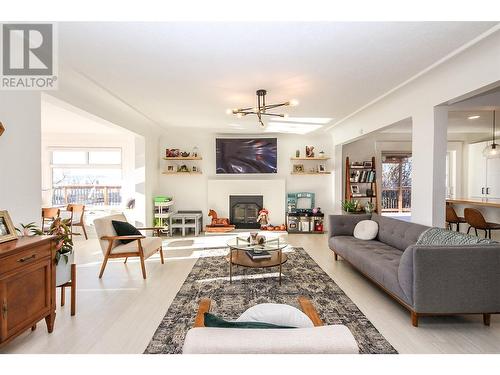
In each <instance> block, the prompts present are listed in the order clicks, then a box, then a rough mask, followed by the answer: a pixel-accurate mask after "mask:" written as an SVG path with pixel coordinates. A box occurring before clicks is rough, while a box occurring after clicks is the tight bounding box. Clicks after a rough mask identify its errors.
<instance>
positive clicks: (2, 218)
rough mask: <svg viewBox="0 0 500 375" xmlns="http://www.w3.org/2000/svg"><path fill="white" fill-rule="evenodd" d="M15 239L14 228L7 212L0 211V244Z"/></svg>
mask: <svg viewBox="0 0 500 375" xmlns="http://www.w3.org/2000/svg"><path fill="white" fill-rule="evenodd" d="M15 239H17V234H16V228H15V227H14V224H12V220H11V218H10V216H9V212H8V211H0V243H2V242H7V241H12V240H15Z"/></svg>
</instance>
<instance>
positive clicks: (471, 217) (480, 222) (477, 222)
mask: <svg viewBox="0 0 500 375" xmlns="http://www.w3.org/2000/svg"><path fill="white" fill-rule="evenodd" d="M464 216H465V220H466V221H467V224H469V229H468V230H467V234H469V232H470V230H471V228H474V231H475V232H476V236H477V235H478V234H477V230H478V229H480V230H484V238H489V239H491V231H492V230H500V224H498V223H490V222H487V221H486V220H485V219H484V216H483V214H482V213H481V211H479V210H476V209H475V208H466V209H465V210H464Z"/></svg>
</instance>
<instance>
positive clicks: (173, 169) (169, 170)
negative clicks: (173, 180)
mask: <svg viewBox="0 0 500 375" xmlns="http://www.w3.org/2000/svg"><path fill="white" fill-rule="evenodd" d="M167 172H168V173H174V172H175V168H174V166H173V165H167Z"/></svg>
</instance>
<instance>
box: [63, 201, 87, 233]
mask: <svg viewBox="0 0 500 375" xmlns="http://www.w3.org/2000/svg"><path fill="white" fill-rule="evenodd" d="M66 210H67V211H68V212H69V213H70V223H71V228H70V229H71V236H73V234H77V235H80V234H81V233H74V232H73V227H81V228H82V230H83V234H84V235H85V239H86V240H88V239H89V238H88V236H87V230H86V229H85V221H84V216H85V205H83V204H73V203H70V204H68V206H67V208H66Z"/></svg>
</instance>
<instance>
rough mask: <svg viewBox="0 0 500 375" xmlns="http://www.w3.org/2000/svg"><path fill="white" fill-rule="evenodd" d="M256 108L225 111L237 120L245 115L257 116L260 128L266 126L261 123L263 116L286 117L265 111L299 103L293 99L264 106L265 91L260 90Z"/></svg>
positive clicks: (283, 114) (282, 114)
mask: <svg viewBox="0 0 500 375" xmlns="http://www.w3.org/2000/svg"><path fill="white" fill-rule="evenodd" d="M256 94H257V107H248V108H236V109H228V110H227V111H226V113H227V114H233V115H235V116H236V117H238V118H242V117H243V116H247V115H257V118H258V119H259V124H260V126H261V127H262V128H264V127H265V126H266V125H265V124H264V121H262V117H263V116H272V117H288V115H287V114H285V113H268V112H267V111H268V110H270V109H274V108H278V107H285V106H296V105H298V104H299V102H298V101H297V100H295V99H292V100H289V101H288V102H283V103H278V104H266V94H267V91H266V90H263V89H260V90H257V92H256Z"/></svg>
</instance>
